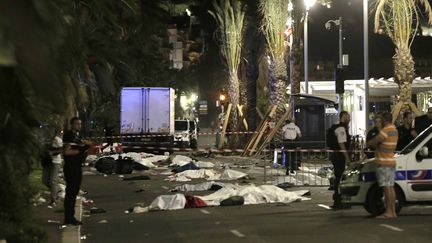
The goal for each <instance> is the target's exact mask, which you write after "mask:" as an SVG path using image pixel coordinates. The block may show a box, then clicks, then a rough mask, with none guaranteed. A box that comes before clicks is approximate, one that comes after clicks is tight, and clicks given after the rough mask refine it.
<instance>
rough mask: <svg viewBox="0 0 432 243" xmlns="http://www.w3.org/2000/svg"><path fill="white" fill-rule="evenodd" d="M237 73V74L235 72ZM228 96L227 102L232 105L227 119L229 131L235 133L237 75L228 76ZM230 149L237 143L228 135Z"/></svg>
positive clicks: (237, 100) (237, 97)
mask: <svg viewBox="0 0 432 243" xmlns="http://www.w3.org/2000/svg"><path fill="white" fill-rule="evenodd" d="M235 73H237V72H235ZM228 96H229V101H230V103H231V104H232V110H231V114H230V117H229V123H228V124H229V129H228V130H229V131H230V132H236V131H237V129H238V113H237V105H238V104H239V100H240V84H239V79H238V77H237V74H235V75H234V74H231V75H230V76H229V85H228ZM228 138H229V141H228V143H229V144H230V146H231V147H233V146H234V145H235V143H236V142H237V136H233V135H230V136H228Z"/></svg>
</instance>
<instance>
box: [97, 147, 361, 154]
mask: <svg viewBox="0 0 432 243" xmlns="http://www.w3.org/2000/svg"><path fill="white" fill-rule="evenodd" d="M93 147H94V148H103V147H104V146H103V145H96V146H93ZM119 148H121V149H125V148H126V149H146V150H160V151H175V152H212V153H218V152H219V153H225V152H227V153H229V152H240V153H241V152H244V151H245V150H244V149H217V148H195V149H192V148H175V147H172V148H169V147H156V146H129V145H120V146H119ZM248 151H249V152H256V151H257V150H248ZM274 151H277V152H278V153H281V152H282V151H284V152H288V153H289V152H312V153H338V152H348V153H363V152H365V151H364V150H331V149H279V148H277V149H264V150H262V152H274Z"/></svg>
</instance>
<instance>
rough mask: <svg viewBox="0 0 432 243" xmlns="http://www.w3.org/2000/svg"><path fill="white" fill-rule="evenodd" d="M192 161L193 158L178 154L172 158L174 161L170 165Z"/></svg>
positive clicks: (179, 164)
mask: <svg viewBox="0 0 432 243" xmlns="http://www.w3.org/2000/svg"><path fill="white" fill-rule="evenodd" d="M190 162H192V159H191V158H189V157H187V156H183V155H176V156H175V157H174V159H173V160H172V163H171V164H170V166H176V165H177V166H183V165H186V164H189V163H190Z"/></svg>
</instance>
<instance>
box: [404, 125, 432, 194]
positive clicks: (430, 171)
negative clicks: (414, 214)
mask: <svg viewBox="0 0 432 243" xmlns="http://www.w3.org/2000/svg"><path fill="white" fill-rule="evenodd" d="M431 128H432V127H429V128H428V129H427V130H425V131H424V132H423V133H422V134H420V135H419V137H418V138H417V139H416V140H420V138H421V141H418V144H417V146H416V147H415V148H413V150H412V151H411V152H410V153H408V154H406V155H407V161H406V173H404V174H405V179H406V185H405V186H406V187H405V188H406V192H407V194H408V195H406V196H407V199H408V200H414V201H426V200H432V151H431V150H430V149H428V147H429V148H431V144H432V132H431V130H432V129H431ZM416 140H414V141H413V143H415V142H416ZM410 145H411V144H410ZM410 145H408V146H407V147H409V146H410ZM397 170H400V168H397Z"/></svg>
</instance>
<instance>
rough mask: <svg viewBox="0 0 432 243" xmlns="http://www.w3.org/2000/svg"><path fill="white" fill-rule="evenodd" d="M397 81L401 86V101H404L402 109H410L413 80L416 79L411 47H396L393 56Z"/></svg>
mask: <svg viewBox="0 0 432 243" xmlns="http://www.w3.org/2000/svg"><path fill="white" fill-rule="evenodd" d="M393 64H394V74H395V82H396V83H397V84H398V86H399V102H402V104H403V105H402V108H401V111H405V110H409V109H410V107H409V104H410V103H411V95H412V82H413V80H414V70H415V69H414V60H413V57H412V55H411V51H410V49H409V48H405V47H403V48H396V54H395V56H394V57H393Z"/></svg>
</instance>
